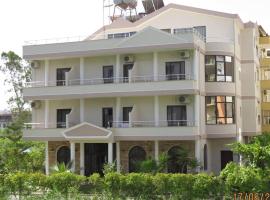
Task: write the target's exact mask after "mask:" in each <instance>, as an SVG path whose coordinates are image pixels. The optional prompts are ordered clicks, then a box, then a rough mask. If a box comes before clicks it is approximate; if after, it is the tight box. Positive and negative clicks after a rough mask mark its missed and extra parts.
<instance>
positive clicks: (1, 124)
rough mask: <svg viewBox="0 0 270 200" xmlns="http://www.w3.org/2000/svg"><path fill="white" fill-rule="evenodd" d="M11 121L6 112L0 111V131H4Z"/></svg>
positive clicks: (9, 114) (10, 116)
mask: <svg viewBox="0 0 270 200" xmlns="http://www.w3.org/2000/svg"><path fill="white" fill-rule="evenodd" d="M11 121H12V114H11V113H10V112H7V111H0V129H4V128H6V127H7V126H8V124H9V123H10V122H11Z"/></svg>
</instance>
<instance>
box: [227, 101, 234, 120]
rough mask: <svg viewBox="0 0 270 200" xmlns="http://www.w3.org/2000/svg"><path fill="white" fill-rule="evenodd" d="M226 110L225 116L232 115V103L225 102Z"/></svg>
mask: <svg viewBox="0 0 270 200" xmlns="http://www.w3.org/2000/svg"><path fill="white" fill-rule="evenodd" d="M226 111H227V113H226V114H227V117H231V118H232V117H233V104H232V103H227V104H226Z"/></svg>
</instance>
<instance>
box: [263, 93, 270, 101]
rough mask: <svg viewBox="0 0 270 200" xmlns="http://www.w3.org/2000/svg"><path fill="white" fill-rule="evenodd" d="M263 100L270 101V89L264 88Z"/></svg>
mask: <svg viewBox="0 0 270 200" xmlns="http://www.w3.org/2000/svg"><path fill="white" fill-rule="evenodd" d="M262 97H263V98H262V99H263V102H270V90H263V95H262Z"/></svg>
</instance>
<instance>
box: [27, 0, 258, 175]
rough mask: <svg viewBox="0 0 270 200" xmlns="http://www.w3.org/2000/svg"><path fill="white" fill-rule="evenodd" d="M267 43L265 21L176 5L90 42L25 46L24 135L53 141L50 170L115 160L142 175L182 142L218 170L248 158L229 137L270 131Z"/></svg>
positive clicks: (85, 168) (95, 168)
mask: <svg viewBox="0 0 270 200" xmlns="http://www.w3.org/2000/svg"><path fill="white" fill-rule="evenodd" d="M258 45H259V32H258V27H257V25H256V24H254V23H251V22H249V23H243V22H242V21H241V19H240V18H239V16H238V15H235V14H227V13H221V12H215V11H209V10H204V9H199V8H192V7H187V6H181V5H176V4H169V5H167V6H165V7H163V8H161V9H159V10H157V11H155V12H153V13H151V14H149V15H147V16H145V17H143V18H141V19H139V20H138V21H136V22H133V23H131V22H129V21H127V20H125V19H122V18H119V19H117V20H116V21H114V22H113V23H112V24H110V25H108V26H105V27H103V28H101V29H100V30H98V31H97V32H96V33H94V34H93V35H91V36H90V37H88V38H87V39H85V40H83V41H77V42H66V43H51V44H35V45H27V46H24V47H23V56H24V58H25V59H27V60H29V61H31V65H32V67H33V82H31V83H28V85H27V86H26V87H25V88H24V91H23V92H24V98H25V99H26V100H30V101H32V119H33V123H32V124H31V126H32V128H31V129H27V130H25V131H24V138H25V139H26V140H37V141H44V142H46V172H47V173H49V166H52V165H55V164H56V163H57V162H68V161H73V162H72V163H73V165H72V170H73V171H75V172H77V173H80V174H84V175H89V174H91V173H93V172H101V169H102V165H103V164H104V163H105V162H109V163H112V162H113V161H115V162H116V164H117V170H118V171H120V170H123V171H126V172H132V171H134V170H135V163H136V162H138V161H140V160H143V159H145V158H148V157H152V158H155V159H158V157H159V155H160V154H161V153H166V154H168V155H169V156H170V157H173V156H174V154H175V152H176V151H177V150H179V149H181V148H182V149H186V150H188V152H189V155H190V157H194V158H196V159H197V160H198V161H199V162H200V164H201V166H202V167H201V168H200V169H198V170H204V171H206V172H214V173H218V172H219V171H220V170H221V169H222V168H223V167H224V166H225V165H226V163H228V162H230V161H238V157H237V156H235V155H233V153H232V152H231V151H230V149H229V147H228V146H227V144H230V143H232V142H235V141H245V140H246V139H247V138H248V137H250V136H254V135H257V134H260V132H261V125H260V124H261V122H260V120H261V119H260V118H261V111H260V96H261V95H260V81H259V79H258V77H259V66H260V64H259V55H258V52H259V50H258ZM180 167H181V166H178V165H177V164H176V163H174V161H173V160H172V161H170V163H169V164H168V166H167V171H168V172H178V171H179V168H180ZM187 170H188V169H187Z"/></svg>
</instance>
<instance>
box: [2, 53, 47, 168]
mask: <svg viewBox="0 0 270 200" xmlns="http://www.w3.org/2000/svg"><path fill="white" fill-rule="evenodd" d="M1 60H2V63H3V65H2V66H0V71H1V72H2V73H4V75H5V84H8V86H10V88H9V89H8V93H9V96H10V98H9V100H8V104H9V106H10V108H11V111H12V122H11V124H9V125H8V126H7V128H6V129H5V130H4V131H3V133H2V134H1V137H0V173H8V172H14V171H25V172H34V171H41V170H43V162H44V144H42V143H38V142H29V141H24V140H22V130H23V128H24V123H26V122H30V119H31V114H30V110H29V109H28V108H27V102H26V101H24V99H23V96H22V92H23V86H24V84H25V82H28V81H30V77H31V70H30V67H29V65H28V64H27V63H26V62H25V61H24V60H23V59H22V58H21V57H19V56H18V55H17V54H15V53H14V52H12V51H9V52H7V53H6V52H3V53H2V54H1Z"/></svg>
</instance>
